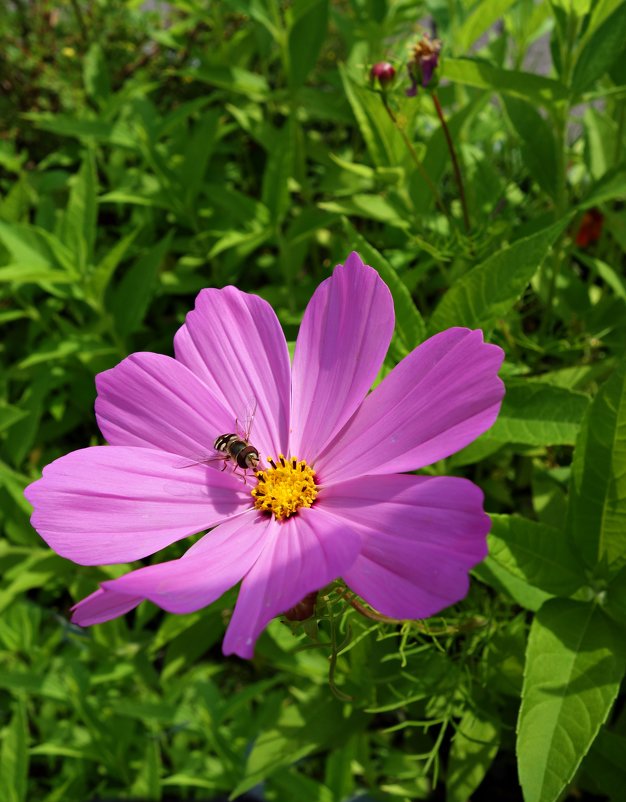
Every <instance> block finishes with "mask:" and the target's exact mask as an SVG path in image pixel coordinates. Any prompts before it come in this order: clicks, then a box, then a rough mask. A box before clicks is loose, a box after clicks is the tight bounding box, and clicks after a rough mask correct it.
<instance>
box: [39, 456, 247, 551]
mask: <svg viewBox="0 0 626 802" xmlns="http://www.w3.org/2000/svg"><path fill="white" fill-rule="evenodd" d="M25 495H26V498H27V499H28V500H29V501H30V503H31V504H32V505H33V507H34V512H33V515H32V518H31V523H32V525H33V526H34V528H35V529H36V530H37V531H38V532H39V534H40V535H41V537H42V538H43V539H44V540H45V541H46V543H47V544H48V545H49V546H51V548H53V549H54V550H55V551H56V552H57V554H60V555H61V556H62V557H67V558H68V559H70V560H73V561H74V562H76V563H80V564H81V565H105V564H107V563H124V562H130V561H131V560H137V559H139V558H140V557H146V556H147V555H148V554H153V553H154V552H155V551H158V550H159V549H162V548H164V547H165V546H169V544H170V543H174V542H175V541H176V540H180V539H181V538H183V537H187V536H188V535H193V534H195V533H196V532H200V531H202V530H204V529H208V528H209V527H211V526H215V525H216V524H218V523H220V522H222V521H225V520H226V519H228V518H230V517H232V516H233V515H236V514H237V513H240V512H243V511H244V510H246V509H248V508H249V507H250V506H251V496H250V491H249V489H248V488H247V487H246V486H245V485H244V483H243V482H242V480H241V477H239V476H235V475H233V474H232V472H231V471H224V472H221V471H217V470H214V469H212V468H209V467H207V466H206V465H197V464H196V465H184V466H183V464H181V458H180V457H177V456H174V455H173V454H168V453H166V452H162V451H156V450H154V449H150V448H128V447H125V446H95V447H92V448H84V449H81V450H80V451H73V452H71V453H70V454H67V455H66V456H64V457H61V458H60V459H57V460H55V461H54V462H52V463H51V464H50V465H48V466H47V467H45V468H44V470H43V477H42V478H41V479H39V480H38V481H36V482H33V484H31V485H29V487H27V488H26V491H25Z"/></svg>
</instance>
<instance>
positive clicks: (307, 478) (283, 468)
mask: <svg viewBox="0 0 626 802" xmlns="http://www.w3.org/2000/svg"><path fill="white" fill-rule="evenodd" d="M267 463H268V465H270V466H271V468H269V469H268V470H265V471H257V472H256V477H257V480H258V483H257V485H256V487H255V488H254V489H253V490H252V497H253V498H254V508H255V509H257V510H264V511H266V512H270V513H272V515H274V517H275V518H276V520H277V521H282V520H284V519H285V518H289V516H291V515H294V514H295V513H296V512H297V511H298V510H299V509H300V507H310V506H312V504H313V502H314V501H315V499H316V498H317V485H316V484H315V471H313V469H312V468H309V466H308V465H307V464H306V462H305V461H304V460H298V459H297V457H290V458H289V459H286V458H285V456H284V455H283V454H279V455H278V459H277V460H274V459H273V458H272V457H268V458H267Z"/></svg>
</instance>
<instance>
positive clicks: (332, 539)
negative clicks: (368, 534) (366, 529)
mask: <svg viewBox="0 0 626 802" xmlns="http://www.w3.org/2000/svg"><path fill="white" fill-rule="evenodd" d="M360 545H361V542H360V538H359V536H358V535H357V534H356V533H355V532H354V531H353V530H352V528H351V527H350V525H349V524H346V523H344V522H343V521H338V520H337V519H336V518H333V517H332V516H330V515H327V514H326V513H325V512H324V511H323V510H322V509H321V508H319V507H315V508H313V509H306V508H303V509H301V510H300V511H299V512H298V514H297V515H296V516H294V517H293V518H289V519H287V520H286V521H283V522H281V523H278V522H276V520H275V519H274V518H272V519H270V523H269V526H268V529H267V540H266V545H265V548H264V549H263V552H262V554H261V556H260V557H259V559H258V560H257V561H256V563H255V564H254V565H253V566H252V568H251V569H250V571H249V572H248V574H246V576H245V577H244V580H243V582H242V583H241V589H240V591H239V598H238V599H237V605H236V606H235V611H234V613H233V617H232V619H231V621H230V624H229V626H228V630H227V632H226V637H225V638H224V645H223V651H224V654H237V655H239V656H240V657H244V658H247V659H249V658H251V657H252V656H253V654H254V644H255V642H256V640H257V638H258V637H259V635H260V634H261V632H262V631H263V629H264V628H265V627H266V626H267V624H268V623H269V621H271V619H272V618H274V617H275V616H277V615H279V614H280V613H283V612H285V611H286V610H289V609H290V608H291V607H294V606H295V605H296V604H297V603H298V602H299V601H300V600H301V599H302V598H303V597H304V596H306V594H307V593H311V592H312V591H314V590H319V588H322V587H324V586H325V585H327V584H328V583H329V582H332V580H333V579H336V578H337V577H339V576H341V575H342V574H343V573H344V572H345V571H346V570H347V569H348V567H349V566H350V565H352V563H353V562H354V560H355V558H356V555H357V554H358V551H359V548H360Z"/></svg>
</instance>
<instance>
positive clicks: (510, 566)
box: [487, 515, 585, 596]
mask: <svg viewBox="0 0 626 802" xmlns="http://www.w3.org/2000/svg"><path fill="white" fill-rule="evenodd" d="M491 523H492V526H491V532H490V533H489V536H488V539H487V543H488V546H489V558H490V560H493V561H494V562H496V563H498V564H499V565H500V566H501V567H502V568H503V569H504V570H506V571H508V572H509V573H510V574H512V575H513V576H516V577H518V578H519V579H523V580H524V581H525V582H528V583H529V584H530V585H534V586H535V587H538V588H540V589H541V590H543V591H545V592H546V593H549V594H550V595H551V596H569V595H570V594H571V593H573V592H574V591H576V590H577V589H578V588H579V587H580V586H581V585H582V584H583V583H584V581H585V572H584V567H583V566H582V565H581V563H580V562H579V560H578V557H577V555H576V554H575V553H574V551H573V550H572V546H571V543H570V542H569V540H568V539H567V536H566V534H565V532H564V530H562V529H556V528H555V527H552V526H546V524H540V523H537V522H536V521H531V520H529V519H528V518H521V517H519V516H517V515H492V516H491Z"/></svg>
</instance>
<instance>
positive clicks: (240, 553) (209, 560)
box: [102, 510, 270, 613]
mask: <svg viewBox="0 0 626 802" xmlns="http://www.w3.org/2000/svg"><path fill="white" fill-rule="evenodd" d="M269 520H270V519H269V518H266V517H264V516H261V515H259V514H258V512H256V511H255V510H249V511H248V512H245V513H243V514H242V515H238V516H237V517H236V518H233V519H231V520H230V521H226V522H225V523H223V524H221V525H220V526H218V527H217V528H216V529H214V530H213V531H212V532H209V533H208V534H207V535H205V536H204V537H203V538H202V539H201V540H199V541H198V542H197V543H195V544H194V545H193V546H192V547H191V548H190V549H189V551H187V552H186V553H185V554H184V555H183V556H182V557H181V558H180V559H178V560H169V561H168V562H164V563H159V564H158V565H148V566H146V567H145V568H139V569H138V570H137V571H131V572H130V573H128V574H125V575H124V576H121V577H119V578H118V579H111V580H108V581H106V582H103V583H102V587H103V588H104V590H105V591H106V592H107V593H113V594H115V595H120V594H122V595H125V596H126V597H127V598H128V597H133V596H135V597H139V598H141V599H148V600H149V601H151V602H153V603H154V604H158V605H159V607H162V608H163V609H164V610H168V611H169V612H170V613H190V612H193V611H194V610H200V609H201V608H202V607H206V606H207V605H209V604H211V603H212V602H214V601H215V600H216V599H218V598H219V597H220V596H221V595H222V594H223V593H225V592H226V591H227V590H228V589H229V588H232V587H233V585H236V584H237V582H239V580H240V579H241V578H242V576H244V574H246V573H247V572H248V571H249V570H250V568H251V567H252V566H253V565H254V563H255V561H256V560H257V558H258V556H259V554H260V553H261V551H262V549H263V546H264V544H265V541H266V536H267V530H268V524H269Z"/></svg>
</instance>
